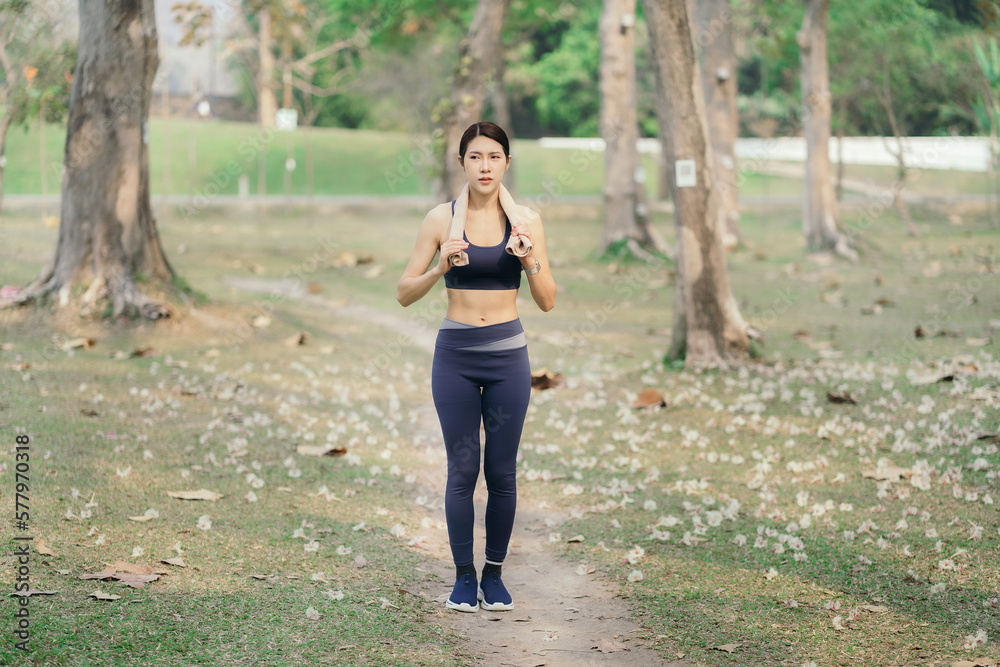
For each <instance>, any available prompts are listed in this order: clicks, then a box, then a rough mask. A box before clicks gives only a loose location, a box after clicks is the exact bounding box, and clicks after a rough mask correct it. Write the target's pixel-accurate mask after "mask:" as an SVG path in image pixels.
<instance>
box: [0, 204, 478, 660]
mask: <svg viewBox="0 0 1000 667" xmlns="http://www.w3.org/2000/svg"><path fill="white" fill-rule="evenodd" d="M5 222H6V223H7V224H9V225H13V226H15V227H16V226H17V225H18V224H22V223H23V224H26V225H31V224H34V219H31V220H29V221H26V220H24V219H11V218H7V219H6V220H5ZM165 227H169V225H165ZM185 232H186V234H187V236H186V237H185V238H186V240H187V241H188V242H192V243H194V244H196V243H197V238H198V234H199V230H197V229H193V228H187V229H185ZM165 236H167V237H170V234H169V233H168V232H166V231H165ZM19 238H24V239H30V238H31V236H30V234H25V235H24V236H19ZM46 241H47V242H49V243H51V239H47V240H46ZM169 247H171V248H176V245H170V246H169ZM302 248H305V246H303V247H302ZM300 249H301V248H300ZM207 250H208V251H212V250H213V248H211V247H210V246H209V247H208V248H207ZM6 252H7V251H6V250H5V254H6ZM194 254H195V253H193V252H192V255H194ZM184 258H185V255H184V254H178V253H174V254H173V257H172V259H173V260H174V261H175V263H176V264H177V265H178V266H179V267H180V268H181V270H182V272H183V274H184V275H185V276H189V277H193V278H192V279H196V280H200V279H201V278H202V277H201V276H198V275H197V273H196V272H194V271H188V270H187V266H186V265H185V262H184ZM7 259H8V258H7V257H6V256H5V258H4V260H5V263H6V260H7ZM196 261H197V260H196ZM215 261H216V264H215V266H214V270H215V271H216V272H220V273H221V272H227V271H232V270H233V269H232V268H231V267H230V266H229V262H228V260H226V259H225V258H224V257H222V256H221V255H216V260H215ZM204 282H205V283H206V284H210V282H211V281H209V280H207V279H205V280H204ZM199 287H202V285H199ZM241 296H242V297H243V299H242V301H241V300H240V299H233V300H232V301H231V302H229V303H224V302H222V301H220V299H221V298H225V297H226V291H225V290H224V289H222V288H220V289H218V290H217V291H216V292H215V293H213V294H211V299H212V300H213V301H212V303H205V302H204V301H199V303H200V309H199V313H200V315H197V316H196V315H192V314H186V315H181V314H178V317H177V318H175V319H173V320H168V321H166V322H163V323H161V324H158V325H155V326H140V327H139V328H137V329H135V328H130V327H119V328H117V329H115V328H109V329H102V328H99V327H94V326H92V325H90V324H87V323H83V322H69V323H65V322H64V323H63V324H62V326H61V327H60V328H61V329H62V331H63V333H62V335H60V336H58V337H57V339H56V340H53V339H50V337H49V335H48V334H47V333H46V334H45V335H41V336H40V335H39V331H40V330H41V329H42V327H43V326H47V325H45V324H42V322H41V321H40V318H39V316H38V314H37V313H36V314H31V315H27V314H25V313H21V314H17V315H15V316H14V317H13V318H12V319H7V321H6V322H5V324H6V326H5V327H4V333H3V336H2V339H3V342H4V343H6V344H8V345H7V347H9V349H5V350H4V352H3V362H4V371H3V373H2V374H0V378H2V389H0V403H2V405H0V407H2V414H3V417H2V418H0V421H2V423H3V425H4V427H3V431H2V432H3V433H5V434H6V436H5V437H6V438H7V439H8V440H9V442H10V444H11V447H12V446H13V439H14V430H15V429H16V428H25V429H27V432H28V433H29V434H30V435H31V437H32V439H33V443H32V450H31V452H32V460H31V466H32V467H31V479H32V485H31V494H30V495H31V503H30V507H31V517H32V522H31V534H33V535H35V536H36V537H38V538H41V539H44V541H45V544H46V546H47V547H48V548H49V549H51V550H52V551H53V552H55V555H53V556H44V557H42V558H41V560H35V561H34V562H33V563H32V571H31V573H32V587H33V588H36V589H39V590H52V589H56V590H59V593H58V594H57V595H55V596H52V597H47V596H37V597H33V598H32V619H33V625H32V630H33V632H34V635H33V640H32V647H33V653H32V654H31V658H25V657H23V656H20V655H17V654H16V652H15V651H14V650H13V642H9V641H5V642H4V643H3V645H2V648H0V662H3V664H46V665H56V664H67V665H77V664H116V665H129V664H135V665H140V664H143V665H145V664H163V665H175V664H182V663H183V664H271V665H286V664H352V665H401V666H402V665H414V664H420V665H461V664H467V662H468V660H469V657H468V655H467V654H466V653H465V652H464V651H463V649H462V648H461V646H460V645H459V644H458V640H457V639H456V638H455V637H454V636H453V635H452V634H451V633H450V632H449V631H447V630H446V629H445V628H444V626H443V624H442V618H443V613H444V610H443V607H442V605H441V604H440V603H438V602H434V601H433V599H434V598H435V597H437V596H438V595H440V594H441V593H442V592H447V590H448V589H449V585H448V582H447V581H445V580H443V579H441V578H440V577H438V576H437V575H436V574H434V572H433V571H432V570H431V569H429V568H428V567H427V566H428V561H427V557H426V556H424V555H422V553H421V551H420V549H419V548H418V547H411V546H407V543H408V542H409V541H410V540H411V539H414V538H416V537H419V536H420V535H421V534H422V533H423V534H427V531H432V532H438V531H443V530H444V526H443V525H439V524H440V522H435V524H434V525H427V524H426V523H425V522H423V521H422V520H423V519H425V518H426V514H425V513H424V512H422V511H421V510H420V508H419V507H418V506H416V505H415V504H414V503H413V498H414V496H415V495H417V494H419V493H420V492H421V491H420V490H419V489H418V487H417V485H416V484H415V483H414V481H413V480H412V478H410V477H409V476H410V475H411V474H412V470H413V469H414V468H415V467H416V466H417V465H418V464H417V462H416V455H415V454H414V452H413V451H412V449H410V448H408V447H406V443H407V440H406V439H405V438H406V436H405V435H404V434H402V432H401V430H402V429H403V428H404V420H405V413H403V412H402V411H401V410H402V409H401V408H400V407H399V399H398V398H397V396H396V392H395V391H394V390H393V389H392V386H393V382H398V383H399V393H400V394H405V393H406V392H407V391H408V386H409V385H408V383H407V382H406V381H404V380H392V381H389V380H388V378H387V379H386V381H384V382H380V383H379V384H377V385H375V384H373V382H372V380H371V377H370V375H369V376H366V375H365V373H366V363H365V361H364V360H365V359H366V358H371V357H372V356H373V355H374V354H375V353H376V352H378V351H380V350H381V349H382V348H383V346H384V345H385V344H387V343H388V342H390V341H391V340H392V336H391V335H390V334H387V333H386V332H383V331H382V330H380V329H379V327H377V326H373V325H371V324H369V323H366V322H365V321H339V320H337V319H336V318H335V317H333V316H332V315H333V311H332V310H331V311H330V313H327V314H322V313H317V312H316V309H315V307H309V306H306V305H304V304H300V303H296V302H290V301H286V300H282V299H280V298H275V297H273V296H272V295H270V294H245V295H244V294H241ZM265 308H266V311H265ZM262 312H271V313H273V324H272V325H271V326H269V327H267V328H262V329H250V330H243V329H240V328H238V327H237V326H232V327H231V329H228V330H224V331H222V333H220V331H219V329H218V328H215V329H211V330H210V329H209V328H208V327H201V326H200V325H199V324H198V323H199V322H202V321H219V322H229V323H230V324H231V325H238V324H240V323H241V322H244V321H246V320H247V319H248V318H250V317H252V316H254V315H259V314H260V313H262ZM8 315H9V313H5V314H4V317H5V319H6V318H8ZM21 316H25V317H24V319H22V317H21ZM199 317H200V318H201V319H199ZM300 331H306V332H308V333H309V334H311V337H310V338H309V341H308V345H307V346H301V347H298V346H297V347H290V346H288V345H286V344H285V343H284V341H285V339H287V338H288V337H289V336H291V335H293V334H297V333H298V332H300ZM76 334H81V335H94V336H96V338H97V344H96V345H95V346H94V347H93V348H91V349H78V350H75V351H74V352H73V353H67V352H64V351H62V350H60V349H59V348H57V347H55V345H54V343H55V342H58V341H62V340H65V339H66V338H67V337H68V336H71V335H76ZM237 340H238V341H241V344H240V345H239V346H238V347H236V346H234V345H233V344H232V343H233V342H234V341H237ZM147 346H149V347H152V351H151V352H150V353H149V354H148V355H147V356H138V357H135V358H129V359H123V360H111V359H109V355H111V354H113V353H114V352H116V351H121V352H125V353H129V352H132V351H133V350H135V349H136V348H140V347H147ZM397 370H398V372H399V373H400V378H402V377H403V375H402V374H403V373H404V372H407V371H406V366H405V364H404V363H402V361H401V360H400V365H399V367H398V369H397ZM408 372H410V373H413V372H416V369H415V368H414V369H413V370H411V371H408ZM408 402H410V403H412V400H410V401H408ZM328 441H329V442H331V444H337V445H338V446H343V447H346V448H347V454H346V455H345V456H339V457H332V456H325V457H313V456H300V455H298V454H296V446H297V445H298V444H316V445H319V444H321V443H324V442H328ZM4 452H5V455H4V457H3V459H2V461H0V462H2V464H3V467H4V474H3V478H4V480H5V484H4V487H3V489H4V490H3V496H4V497H6V498H10V497H11V495H12V488H13V484H14V479H13V467H14V459H13V456H12V452H10V451H9V448H7V447H5V448H4ZM373 466H374V467H373ZM251 474H253V475H255V476H256V477H257V478H259V479H260V480H262V481H263V485H262V486H260V487H257V486H255V485H254V483H253V482H255V480H254V478H251V477H249V475H251ZM7 482H9V483H7ZM323 487H326V491H327V492H328V493H329V499H328V498H327V494H325V493H322V492H321V490H322V488H323ZM199 488H207V489H211V490H213V491H216V492H218V493H222V494H223V498H221V499H220V500H218V501H216V502H198V501H183V500H177V499H173V498H170V497H168V496H167V495H166V494H167V491H179V490H195V489H199ZM74 490H78V494H74ZM250 491H252V492H253V493H255V494H256V496H257V499H256V501H254V502H251V501H250V500H249V499H248V498H247V496H246V494H247V493H248V492H250ZM88 503H94V505H93V506H90V507H88V506H87V504H88ZM149 509H153V510H156V511H157V512H159V517H158V518H155V519H153V520H150V521H146V522H136V521H133V520H130V519H129V517H131V516H140V515H142V514H144V513H145V512H146V511H147V510H149ZM68 511H69V512H72V515H73V516H74V517H82V518H71V519H67V518H66V516H67V512H68ZM87 512H89V513H90V514H89V516H87V515H86V513H87ZM202 515H208V516H209V517H210V520H211V528H210V529H209V530H201V529H199V528H198V524H199V519H200V517H201V516H202ZM298 529H302V531H303V534H304V536H305V537H295V536H293V535H294V534H295V533H296V531H297V530H298ZM101 536H103V538H102V537H101ZM98 540H100V541H101V544H98ZM313 540H314V542H313ZM311 542H312V543H313V544H315V546H316V549H315V550H307V548H306V545H307V544H310V543H311ZM175 545H179V546H180V548H181V549H182V550H183V553H182V554H181V555H182V556H183V558H184V561H185V562H186V563H187V565H188V567H187V568H183V569H181V568H178V567H172V566H170V565H165V564H162V563H160V562H159V561H160V560H161V559H165V558H171V557H176V556H177V555H178V552H177V551H176V550H175V548H174V547H175ZM136 547H141V548H142V549H143V552H144V553H143V554H142V555H139V556H133V553H134V552H133V550H134V549H135V548H136ZM13 548H14V543H13V542H12V541H9V540H5V543H4V545H3V562H4V567H3V570H2V572H0V581H2V582H3V585H4V587H5V588H6V589H8V590H10V589H11V587H12V583H13V582H12V571H13V562H14V559H13ZM341 548H342V549H341ZM338 550H340V551H338ZM345 550H350V551H349V552H346V551H345ZM358 557H363V558H364V559H365V561H366V563H365V564H364V566H363V567H357V566H356V564H355V559H356V558H358ZM116 561H126V562H130V563H138V564H146V565H150V566H152V567H156V568H163V569H164V570H167V571H168V572H167V573H166V574H165V575H164V576H163V577H162V578H161V579H160V580H158V581H156V582H152V583H150V584H147V585H146V586H145V588H143V589H136V590H133V589H130V588H123V587H119V586H118V585H117V584H116V583H115V582H102V581H91V580H81V579H79V578H78V577H79V575H81V574H84V573H87V572H96V571H99V570H101V569H102V567H103V563H113V562H116ZM59 570H63V571H65V572H66V574H60V573H59V572H58V571H59ZM318 575H322V577H321V579H319V580H314V577H316V576H318ZM255 577H258V578H255ZM95 588H96V589H100V590H102V591H104V592H106V593H115V594H119V595H121V596H122V598H121V599H120V600H115V601H107V602H104V601H98V600H95V599H94V598H91V597H88V595H89V593H90V592H91V591H93V590H94V589H95ZM335 591H340V592H341V593H342V594H343V597H342V599H334V598H332V597H330V595H328V593H333V592H335ZM338 597H339V596H338ZM310 607H311V608H313V609H315V610H316V611H317V612H318V613H319V614H320V617H319V619H317V620H311V619H310V618H309V617H307V610H308V609H309V608H310Z"/></svg>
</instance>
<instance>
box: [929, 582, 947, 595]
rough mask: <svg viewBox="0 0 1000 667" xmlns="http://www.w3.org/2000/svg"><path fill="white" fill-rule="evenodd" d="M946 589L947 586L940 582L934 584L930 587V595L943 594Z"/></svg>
mask: <svg viewBox="0 0 1000 667" xmlns="http://www.w3.org/2000/svg"><path fill="white" fill-rule="evenodd" d="M946 588H947V586H945V585H944V582H943V581H942V582H940V583H937V584H934V585H933V586H931V593H944V591H945V589H946Z"/></svg>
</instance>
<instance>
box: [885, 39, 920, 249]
mask: <svg viewBox="0 0 1000 667" xmlns="http://www.w3.org/2000/svg"><path fill="white" fill-rule="evenodd" d="M889 69H890V66H889V60H888V58H887V59H886V60H885V61H884V68H883V74H882V92H881V93H878V92H876V96H877V97H878V101H879V103H880V104H881V105H882V108H883V109H884V110H885V115H886V116H887V117H888V118H889V127H891V128H892V136H893V138H895V140H896V150H893V149H892V148H891V147H890V146H889V142H888V141H887V140H886V139H885V138H883V139H882V141H883V143H884V144H885V149H886V150H887V151H889V153H890V154H891V155H892V156H893V157H894V158H896V182H895V183H893V186H892V192H893V203H894V204H895V206H896V211H898V212H899V217H901V218H902V219H903V223H904V224H905V225H906V231H907V232H908V233H909V235H910V236H912V237H914V238H916V237H919V236H920V231H919V230H918V229H917V226H916V225H915V224H913V217H912V216H911V215H910V208H909V207H908V206H907V205H906V200H905V199H904V198H903V190H904V189H905V188H906V176H907V169H906V153H905V147H904V146H903V132H902V130H901V129H900V127H899V123H898V122H897V121H896V110H895V108H894V107H893V102H892V84H891V82H890V80H889V76H890V72H889Z"/></svg>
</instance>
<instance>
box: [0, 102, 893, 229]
mask: <svg viewBox="0 0 1000 667" xmlns="http://www.w3.org/2000/svg"><path fill="white" fill-rule="evenodd" d="M65 141H66V133H65V129H64V128H63V127H62V126H57V125H49V126H46V129H45V137H44V144H45V155H44V158H45V164H46V167H45V170H44V171H45V174H46V178H45V184H44V191H45V192H46V193H48V194H56V193H58V191H59V183H60V175H61V170H62V163H63V151H64V149H65ZM41 146H42V137H41V132H40V130H39V128H38V126H37V125H33V126H31V127H30V128H29V129H28V130H27V131H24V130H23V128H20V127H18V128H14V129H12V130H11V132H10V134H9V135H8V142H7V147H6V154H7V159H8V165H9V168H8V169H7V170H6V171H5V173H4V193H5V194H40V193H41V192H42V191H43V183H42V178H41V173H42V168H41V164H40V163H41V160H42V157H43V156H42V148H41ZM432 151H433V149H432V147H431V143H430V139H429V137H428V136H427V135H411V134H407V133H403V132H381V131H378V132H376V131H370V130H345V129H339V128H314V129H307V128H300V129H299V130H297V131H295V132H293V133H288V132H277V131H272V130H266V129H263V128H261V127H259V126H257V125H255V124H252V123H232V122H215V121H195V120H186V119H168V120H164V119H161V118H152V119H151V120H150V123H149V169H150V172H149V183H150V189H151V192H152V194H153V196H154V198H155V197H157V196H159V195H161V194H163V193H164V192H166V193H169V194H171V195H187V196H189V197H190V198H191V203H190V206H191V207H193V208H194V209H195V210H198V211H202V210H203V209H205V208H209V207H210V206H211V204H212V201H213V198H214V197H216V196H217V195H219V194H225V195H235V194H237V193H238V192H239V186H238V181H239V177H240V175H241V174H245V175H246V177H247V184H248V190H249V193H250V194H251V195H256V194H258V193H259V192H260V173H261V172H260V163H259V161H260V159H261V158H263V159H264V172H263V175H264V178H263V181H264V185H265V189H266V192H267V194H270V195H280V194H292V195H307V194H309V193H310V192H311V193H312V194H316V195H351V196H358V195H428V194H430V192H431V185H430V176H429V171H428V169H429V166H430V165H431V158H432V157H433V152H432ZM511 151H512V154H513V156H514V163H513V168H514V170H515V171H514V173H513V176H514V179H515V180H516V187H517V192H518V194H519V196H520V197H522V198H524V199H525V200H526V201H525V202H524V203H534V204H537V205H538V206H545V205H547V204H548V203H550V202H551V200H552V199H553V198H558V197H561V196H567V195H570V196H572V195H581V196H600V194H601V191H602V188H603V182H604V181H603V179H604V154H603V152H601V151H596V150H590V149H588V148H582V149H557V148H541V147H540V146H539V145H538V142H537V141H534V140H522V139H515V140H514V142H513V146H512V148H511ZM289 158H291V159H292V160H294V162H295V165H294V170H293V171H292V172H291V178H290V179H289V180H288V182H287V188H288V189H287V190H286V173H287V172H286V163H287V161H288V159H289ZM657 162H658V161H657V160H656V159H655V158H653V157H652V156H648V155H645V156H644V157H643V166H644V167H645V170H646V173H647V177H646V183H647V191H648V192H649V194H650V196H651V197H653V196H655V194H656V191H657V187H658V186H657V182H658V181H657V178H658V177H657V174H658V166H657ZM310 165H311V171H312V174H313V176H312V183H311V187H310V178H309V173H310ZM886 173H889V172H886ZM743 177H744V179H745V182H744V184H743V186H742V189H741V191H742V192H743V194H745V195H757V196H775V195H788V194H797V193H799V192H801V181H800V180H797V179H791V178H783V177H779V176H767V175H762V174H758V173H756V172H754V171H746V172H745V173H743ZM889 182H890V183H891V178H890V180H889Z"/></svg>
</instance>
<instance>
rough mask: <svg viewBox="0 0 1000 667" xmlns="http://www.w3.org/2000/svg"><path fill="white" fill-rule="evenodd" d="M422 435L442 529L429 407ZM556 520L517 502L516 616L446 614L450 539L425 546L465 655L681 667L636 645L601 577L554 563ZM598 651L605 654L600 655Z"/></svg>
mask: <svg viewBox="0 0 1000 667" xmlns="http://www.w3.org/2000/svg"><path fill="white" fill-rule="evenodd" d="M417 428H418V429H420V430H421V432H422V433H424V434H426V435H427V438H426V439H425V442H427V443H428V444H425V445H423V446H422V454H423V459H424V461H425V463H426V466H424V468H423V469H422V470H421V471H420V472H419V473H418V485H419V487H420V493H421V495H424V496H426V497H429V498H435V499H438V500H437V501H436V502H433V503H430V504H429V505H428V506H427V510H428V511H429V512H430V514H431V517H432V518H434V519H435V520H438V521H444V507H443V494H442V491H443V489H444V487H445V481H446V476H447V473H446V461H445V456H444V447H443V446H435V444H434V443H436V442H437V441H438V440H440V430H439V427H438V422H437V415H436V413H435V412H434V410H433V408H432V407H429V406H428V407H427V408H425V409H423V410H421V411H420V415H419V421H418V425H417ZM474 498H475V502H476V518H477V522H476V523H477V526H476V549H477V551H476V553H477V554H480V555H479V556H477V559H478V560H477V567H479V568H481V567H482V555H481V551H482V548H483V545H484V544H485V540H486V535H485V532H484V530H483V521H482V517H483V516H484V512H485V510H486V485H485V483H484V482H483V481H482V479H480V484H479V486H478V487H477V489H476V494H475V497H474ZM565 518H566V517H564V516H561V515H559V514H558V513H556V512H553V511H550V510H545V511H540V510H539V509H538V508H537V507H532V506H531V505H530V504H527V503H525V502H524V501H519V504H518V508H517V518H516V520H515V523H514V534H513V536H512V537H511V553H510V554H509V555H508V557H507V560H506V561H505V562H504V569H503V572H504V583H505V584H506V585H507V588H508V590H509V591H510V594H511V596H512V597H513V598H514V609H513V610H511V611H503V612H490V611H483V610H480V611H479V612H477V613H474V614H468V613H461V612H455V611H449V610H446V609H445V608H444V601H445V600H446V599H447V597H448V594H449V593H451V582H453V581H454V579H455V569H454V566H453V564H452V560H451V551H450V549H449V546H448V536H447V532H446V531H444V530H441V531H436V533H435V536H434V537H433V538H432V539H429V540H428V541H426V542H423V544H424V545H425V546H426V547H427V550H428V552H429V553H430V554H431V555H433V556H434V557H435V558H436V560H437V563H438V566H437V567H435V568H434V571H433V573H432V574H434V575H437V576H438V577H440V579H441V580H442V581H443V582H445V583H443V584H439V585H438V586H437V588H435V589H433V590H436V591H437V593H438V594H437V595H436V596H432V597H433V599H434V601H435V602H437V603H439V604H441V609H442V613H443V614H444V616H443V619H444V620H445V621H446V622H447V623H448V624H449V625H451V627H452V628H453V629H454V630H455V631H456V632H457V633H458V634H459V635H460V636H462V637H463V638H465V639H466V641H467V649H468V650H469V651H470V652H471V653H474V654H476V655H477V656H478V658H477V660H476V662H475V664H476V665H482V666H483V667H501V666H504V667H507V666H513V667H537V666H539V665H547V666H562V665H566V666H574V667H577V666H580V665H622V666H626V667H630V666H637V665H677V666H678V667H679V666H680V665H682V664H689V663H681V662H677V663H670V662H667V661H665V660H664V659H662V658H661V657H660V656H659V654H658V653H656V652H655V651H653V650H650V649H647V648H645V647H643V646H642V645H641V644H640V643H639V642H637V641H636V639H635V635H636V633H638V632H640V628H639V626H638V625H636V624H635V623H633V622H632V621H631V620H630V619H629V612H628V608H627V607H626V605H625V603H624V601H623V600H621V599H620V598H617V597H615V596H614V595H613V594H612V593H611V592H610V591H609V590H608V588H607V587H606V586H605V584H604V582H602V581H601V580H599V579H597V578H596V575H588V576H580V575H578V574H577V573H576V571H575V567H574V565H573V564H572V563H570V562H568V561H565V560H562V559H560V558H558V557H556V556H555V555H554V554H553V553H552V552H551V551H550V549H549V541H548V534H549V532H550V531H552V530H558V528H557V527H554V526H549V525H548V524H547V523H546V520H547V519H554V520H556V521H559V522H562V521H563V520H564V519H565ZM597 647H601V648H603V649H604V651H608V652H602V650H600V649H599V648H597Z"/></svg>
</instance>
